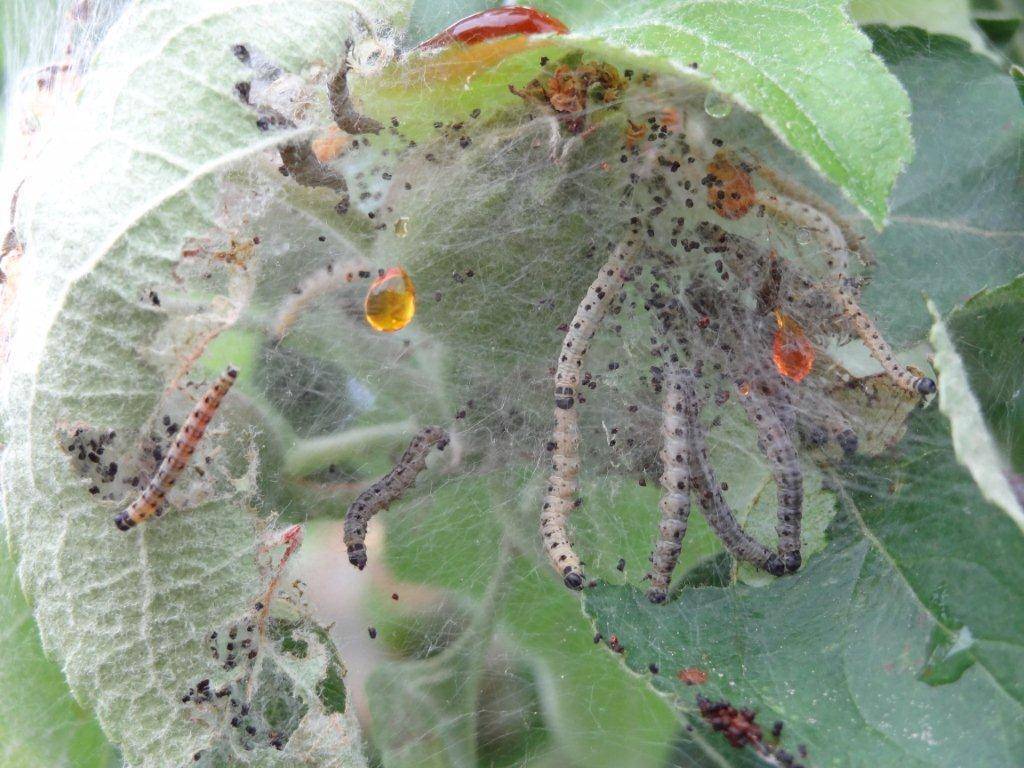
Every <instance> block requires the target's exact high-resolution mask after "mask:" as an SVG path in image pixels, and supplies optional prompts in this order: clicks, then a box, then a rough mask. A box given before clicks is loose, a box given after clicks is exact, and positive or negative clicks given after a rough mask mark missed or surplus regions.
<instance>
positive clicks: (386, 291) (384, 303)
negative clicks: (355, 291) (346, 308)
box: [363, 267, 416, 333]
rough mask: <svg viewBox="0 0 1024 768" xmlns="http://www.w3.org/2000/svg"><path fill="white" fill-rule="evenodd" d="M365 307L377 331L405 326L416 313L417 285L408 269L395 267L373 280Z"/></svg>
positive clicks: (389, 330)
mask: <svg viewBox="0 0 1024 768" xmlns="http://www.w3.org/2000/svg"><path fill="white" fill-rule="evenodd" d="M363 310H364V311H365V313H366V322H368V323H369V324H370V325H371V326H372V327H373V329H374V330H377V331H384V332H385V333H393V332H394V331H400V330H402V329H403V328H405V326H407V325H408V324H409V323H410V322H411V321H412V317H413V315H415V314H416V288H415V286H413V284H412V280H411V279H410V278H409V275H408V274H406V271H405V270H404V269H402V268H401V267H392V268H391V269H389V270H387V271H386V272H385V273H384V274H382V275H381V276H380V277H378V278H377V279H376V280H374V281H373V284H372V285H371V286H370V289H369V290H368V291H367V292H366V301H365V302H363Z"/></svg>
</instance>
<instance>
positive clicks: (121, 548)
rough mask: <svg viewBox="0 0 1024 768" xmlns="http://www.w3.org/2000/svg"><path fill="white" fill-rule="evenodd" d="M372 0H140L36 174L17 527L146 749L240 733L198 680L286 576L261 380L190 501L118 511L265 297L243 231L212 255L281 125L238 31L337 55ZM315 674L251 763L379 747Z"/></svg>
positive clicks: (47, 599)
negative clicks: (217, 235) (227, 633)
mask: <svg viewBox="0 0 1024 768" xmlns="http://www.w3.org/2000/svg"><path fill="white" fill-rule="evenodd" d="M359 12H360V9H359V8H358V7H356V6H354V5H350V4H345V3H324V2H309V3H300V4H296V3H290V2H289V3H263V4H257V5H256V6H252V5H249V4H245V3H238V2H221V3H216V4H214V3H207V2H195V3H163V2H148V3H139V4H137V5H134V6H131V7H130V8H129V9H128V10H127V11H126V12H125V13H124V14H123V15H122V16H121V18H120V20H119V21H118V23H117V24H116V25H115V26H114V27H113V28H112V29H111V30H110V32H109V34H108V35H107V37H106V38H105V40H104V41H103V44H102V46H101V47H100V49H99V51H98V52H97V54H96V57H95V60H94V61H93V62H92V63H91V66H90V67H89V70H88V74H87V76H86V77H85V79H84V81H82V83H81V85H82V92H81V94H80V95H79V97H78V101H77V105H76V109H75V117H76V119H74V120H73V121H70V122H68V123H59V124H56V125H58V126H59V127H57V128H55V129H54V131H53V132H52V133H50V134H49V135H48V137H47V138H48V143H47V144H46V146H45V151H43V152H41V153H40V154H39V155H38V156H37V157H36V161H37V163H36V165H35V167H34V168H33V169H32V173H31V177H30V179H29V180H28V181H27V182H26V184H25V186H24V188H23V193H22V197H21V207H20V208H19V215H20V217H21V220H20V222H19V223H20V226H19V230H18V236H19V238H20V240H21V243H22V244H23V245H24V247H25V248H26V251H27V253H29V254H30V255H31V258H26V259H25V260H24V261H23V262H22V263H23V265H24V266H23V271H22V272H21V282H20V284H19V290H18V292H17V301H18V302H19V304H18V309H17V310H16V312H18V314H17V315H16V322H15V335H14V337H13V341H12V344H11V347H10V359H9V362H8V363H7V365H6V367H5V385H6V386H5V392H4V403H5V414H6V424H5V427H6V432H7V434H8V435H11V440H10V442H9V443H8V445H7V446H6V450H5V452H4V457H3V462H4V471H3V495H4V498H3V506H4V510H5V514H6V522H7V532H8V536H9V540H10V545H11V547H12V548H13V550H14V551H15V553H16V554H17V556H18V569H19V576H20V579H21V582H22V584H23V586H24V588H25V591H26V593H27V594H28V596H29V598H30V600H31V602H32V604H33V608H34V611H35V615H36V619H37V621H38V625H39V629H40V633H41V635H42V641H43V647H44V648H45V650H46V651H47V653H49V654H51V655H53V656H54V657H55V658H56V659H58V660H59V662H60V663H61V665H62V667H63V669H64V672H65V674H66V676H67V679H68V682H69V684H70V686H71V690H72V693H73V694H74V696H76V697H77V698H78V699H79V700H80V701H82V702H83V703H85V704H87V705H88V706H89V707H91V708H92V709H94V710H95V712H96V714H97V716H98V718H99V721H100V723H101V724H102V726H103V728H104V730H105V731H106V733H107V734H108V735H109V737H110V738H111V740H112V741H113V742H114V743H116V744H117V745H118V746H120V747H121V748H122V750H123V753H124V757H125V760H126V761H127V762H128V763H129V764H131V765H151V766H157V765H160V766H163V765H180V764H183V763H184V762H186V761H191V760H192V759H193V754H196V755H197V759H198V754H199V753H200V752H201V751H202V750H203V749H205V748H209V747H211V746H213V747H215V749H213V750H212V751H213V752H216V751H217V749H219V748H220V747H221V746H223V744H222V743H223V742H224V741H225V740H229V738H230V736H229V734H230V733H231V732H232V731H231V728H230V724H229V722H228V721H229V719H230V718H225V719H223V720H221V721H216V718H214V720H215V725H214V726H213V727H205V726H202V725H200V723H199V722H198V721H197V715H196V713H195V712H194V711H193V710H192V708H191V705H187V704H185V705H183V703H182V702H183V697H186V694H187V693H188V692H189V691H190V688H192V693H193V694H194V693H195V691H196V690H197V689H195V688H194V686H195V685H196V683H197V681H201V680H203V679H206V680H207V684H208V683H209V678H210V677H213V676H215V673H216V672H217V665H216V664H215V662H214V659H212V658H211V657H210V654H209V652H208V649H207V643H208V642H209V640H208V639H207V638H208V635H209V633H210V632H212V631H215V630H216V629H218V628H223V627H224V626H225V625H226V624H227V623H228V622H229V621H231V620H236V619H238V617H240V616H244V615H247V614H249V613H251V612H252V611H253V605H254V603H255V602H256V601H257V600H258V599H259V597H260V595H261V594H262V590H263V589H264V588H265V579H264V578H263V577H262V575H261V573H260V571H259V570H258V569H257V563H258V557H257V555H258V552H257V534H258V533H259V532H260V530H262V528H263V526H264V525H265V524H261V523H259V522H258V521H257V519H256V517H255V516H254V513H253V509H252V507H251V505H252V503H254V500H255V498H256V497H255V494H256V490H257V489H256V477H257V464H258V462H257V461H256V455H257V454H256V453H255V449H256V446H257V445H258V441H257V440H256V438H255V437H254V433H253V431H251V430H246V429H245V428H238V426H237V425H238V424H242V425H243V426H244V425H252V424H253V423H256V422H258V421H259V417H258V411H257V412H256V413H255V414H253V413H252V412H251V411H250V410H249V408H250V406H248V405H247V404H246V401H245V398H244V396H243V397H241V398H228V400H227V402H226V403H225V405H224V407H223V408H222V410H221V412H220V413H219V414H218V416H217V420H216V421H215V422H214V426H213V427H211V430H210V433H209V434H208V435H207V437H206V438H205V440H204V442H203V444H202V445H201V446H200V449H199V451H198V452H197V456H196V459H195V461H194V462H193V463H194V464H198V465H200V466H199V467H198V469H197V471H195V472H192V471H191V470H190V472H189V474H187V475H186V476H185V478H183V480H187V481H188V482H182V483H181V487H180V488H178V489H177V490H175V491H174V492H173V493H172V494H171V495H170V497H169V501H170V504H171V506H172V507H176V510H175V514H169V515H168V516H167V517H166V518H165V519H164V520H162V521H161V524H160V525H157V526H153V527H150V528H146V527H143V528H142V529H140V530H137V531H136V532H134V533H133V534H128V535H125V534H124V533H122V532H120V531H118V530H117V529H116V528H115V527H114V525H113V523H112V519H113V515H114V514H115V513H116V512H119V511H120V510H121V509H123V508H124V506H125V505H127V503H128V502H129V501H131V499H132V497H133V494H137V493H138V490H137V487H138V485H137V481H136V483H134V484H133V482H132V481H131V477H132V473H133V472H135V473H136V477H138V475H139V474H142V475H143V477H144V476H145V472H146V471H147V468H146V461H147V460H148V461H150V462H152V461H153V459H154V457H155V458H156V459H157V460H159V457H160V456H161V455H162V452H163V451H165V450H166V444H167V442H168V441H169V439H170V436H171V435H173V434H174V430H175V429H176V428H177V424H178V423H180V422H179V420H180V419H181V418H182V417H183V416H184V415H185V413H187V411H188V410H189V408H191V399H194V398H195V397H197V396H198V395H199V394H200V393H201V391H202V390H201V389H197V386H196V385H197V384H199V383H200V382H194V381H193V382H189V380H190V379H192V380H194V379H197V378H201V377H203V375H204V373H205V375H209V374H210V369H208V368H207V369H203V368H199V369H198V370H197V369H192V368H191V367H190V366H191V364H192V363H193V362H194V361H195V360H196V359H197V358H198V357H200V356H201V355H202V354H203V352H204V351H205V349H206V347H207V345H208V344H209V343H210V341H211V340H212V339H214V338H215V337H216V336H217V335H218V334H219V333H220V332H221V331H222V330H224V329H225V328H226V327H229V326H230V325H231V324H232V323H233V322H234V321H235V320H236V319H237V316H238V314H237V311H238V308H239V307H240V306H243V305H244V303H245V301H246V300H247V298H248V296H249V287H250V286H249V282H248V281H249V277H248V275H247V274H246V270H245V262H244V253H243V252H241V251H239V250H238V249H237V248H236V244H235V243H233V242H232V243H231V244H230V245H228V246H227V249H226V250H223V251H219V252H218V253H220V256H217V255H210V254H212V252H213V251H216V248H211V249H210V250H209V251H206V250H205V249H203V248H199V249H198V251H197V250H195V249H193V250H192V251H188V247H189V246H190V245H193V244H194V243H196V242H203V239H204V238H208V237H209V235H210V231H211V228H212V229H216V228H217V224H216V223H215V222H216V221H220V222H221V223H223V222H224V221H225V220H227V221H230V222H231V223H232V225H234V226H238V225H240V224H241V223H242V222H241V220H240V219H232V215H231V213H230V212H227V211H226V210H225V209H224V208H222V207H221V205H222V203H223V200H224V198H223V197H222V193H223V191H224V190H225V189H226V188H229V187H230V182H229V181H228V180H227V178H228V175H229V174H230V172H231V171H232V170H233V169H235V168H236V167H237V165H238V163H239V162H241V161H243V160H245V159H247V158H252V157H253V156H255V155H258V154H259V153H260V152H261V151H262V150H263V149H264V148H265V147H267V146H272V145H273V144H274V143H275V142H276V141H278V138H277V137H275V138H274V139H273V140H271V141H269V142H268V141H267V139H266V138H265V137H264V136H262V135H261V134H260V132H259V131H258V129H257V128H256V126H255V125H254V124H253V122H252V121H251V120H250V119H249V113H248V111H247V109H245V108H244V106H243V105H241V104H239V102H238V100H237V96H236V95H235V93H234V82H235V75H236V73H235V71H234V69H235V67H236V66H237V61H236V60H235V58H234V57H233V55H232V49H231V47H232V45H236V44H238V43H239V42H240V41H246V40H252V41H254V42H257V43H262V44H263V45H264V47H265V48H266V49H267V50H272V51H274V52H276V53H277V54H278V55H279V56H280V57H281V59H282V60H287V61H295V62H299V61H308V60H309V57H315V56H317V55H318V54H319V55H322V56H323V57H331V56H334V55H336V54H337V52H338V51H341V50H343V47H344V46H343V40H344V36H345V34H346V30H349V29H351V27H352V25H353V23H354V22H356V21H358V19H359ZM296 14H297V16H296ZM296 19H301V20H304V21H296ZM76 76H77V74H76V73H75V72H74V71H72V72H71V74H69V75H68V77H72V78H73V77H76ZM72 85H75V86H77V85H78V83H73V84H72ZM43 86H44V84H43V83H41V84H40V88H42V87H43ZM49 87H54V85H53V83H50V85H49ZM183 251H188V252H189V253H191V254H192V256H188V257H183V255H182V253H183ZM196 254H198V255H196ZM190 258H191V259H193V261H192V262H190V261H189V259H190ZM194 263H200V264H201V265H202V266H200V267H198V268H195V267H194ZM179 268H180V269H181V271H178V269H179ZM204 269H205V271H204ZM180 286H184V287H183V288H182V287H180ZM243 381H244V377H243ZM244 387H245V385H244V383H243V385H242V386H241V388H243V389H244ZM236 401H240V402H236ZM152 468H153V465H152V464H150V466H149V469H148V471H150V472H151V471H152ZM97 469H99V470H100V471H97ZM182 508H184V509H186V510H187V511H186V512H181V510H182ZM259 610H260V609H259V608H257V609H256V611H257V612H258V611H259ZM261 627H262V624H261ZM257 643H259V641H257ZM273 646H274V644H273V642H271V641H270V640H266V641H265V642H263V643H262V646H261V648H260V650H261V651H266V652H265V653H261V654H260V659H262V658H263V657H264V656H273V655H274V654H275V653H283V652H280V651H279V650H278V651H275V650H274V647H273ZM321 655H322V654H321ZM286 660H287V659H286V655H283V656H279V658H278V661H279V662H281V664H279V665H278V667H277V668H281V665H283V664H284V662H285V661H286ZM261 663H262V662H261ZM268 663H269V662H268ZM272 668H274V666H273V664H270V666H268V667H263V669H265V670H266V669H272ZM326 669H327V666H326V665H324V666H323V670H326ZM255 674H256V673H254V675H255ZM287 679H288V678H287V677H286V678H285V680H287ZM281 686H282V692H283V691H285V690H287V689H288V687H289V684H286V683H285V682H281ZM292 687H294V688H295V689H296V692H295V693H294V695H293V696H292V698H291V699H287V697H286V700H287V701H291V702H292V705H291V706H293V708H294V711H293V714H295V715H296V717H295V719H294V720H288V719H286V720H285V721H284V722H285V723H286V725H287V728H286V729H285V731H284V732H283V736H282V737H281V742H282V746H283V747H284V749H283V751H282V752H281V753H280V755H281V756H279V754H278V750H277V749H275V748H274V744H273V743H272V742H273V741H274V738H275V737H274V736H268V737H267V739H265V741H264V743H261V744H255V745H250V746H249V747H248V753H249V756H248V757H247V756H246V752H247V750H246V749H243V748H242V747H241V746H240V744H241V742H244V741H245V739H246V738H248V737H245V736H243V737H241V742H239V741H236V742H234V746H235V747H237V751H236V752H235V753H234V754H233V756H232V758H231V759H232V760H237V761H239V762H246V761H247V760H251V759H257V760H261V761H263V764H279V763H280V761H281V760H287V764H289V765H295V764H309V765H339V764H344V765H356V764H359V763H360V762H361V761H362V757H361V756H360V754H359V748H358V738H357V736H356V735H355V734H353V733H352V732H351V726H350V724H349V723H348V722H347V721H345V720H343V719H339V718H341V717H342V716H341V715H338V714H337V713H333V712H330V711H325V710H324V709H323V708H322V702H321V701H320V700H319V699H318V698H313V697H309V696H306V697H305V698H303V696H304V694H303V690H302V689H301V687H299V686H298V684H297V683H294V684H292ZM202 691H203V689H199V692H200V694H202ZM199 698H201V696H200V697H199ZM196 700H197V701H198V700H199V699H198V698H197V699H196ZM303 713H304V714H303ZM300 715H301V717H299V716H300ZM254 716H255V713H254ZM261 716H262V715H261ZM267 717H268V718H270V719H271V720H272V719H273V718H271V716H270V715H267ZM268 722H270V720H268ZM208 725H209V723H207V726H208ZM261 727H262V726H261ZM255 732H256V730H254V733H255ZM261 733H262V732H261ZM289 734H292V735H294V736H295V737H296V738H295V740H294V741H291V740H289V741H288V743H287V745H284V741H285V739H286V737H287V736H288V735H289ZM268 740H269V742H271V743H266V742H267V741H268ZM230 752H231V750H230V749H228V753H230Z"/></svg>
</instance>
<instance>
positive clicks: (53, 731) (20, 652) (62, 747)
mask: <svg viewBox="0 0 1024 768" xmlns="http://www.w3.org/2000/svg"><path fill="white" fill-rule="evenodd" d="M0 627H3V629H2V630H0V689H2V690H3V691H4V694H5V695H4V696H2V697H0V763H2V764H3V765H4V766H6V768H37V766H40V765H46V766H52V768H101V767H102V766H114V765H118V764H119V763H120V761H119V760H118V756H117V752H116V750H114V749H113V748H112V747H111V746H110V745H109V744H108V743H107V741H106V739H104V738H103V732H102V731H101V730H100V727H99V725H98V724H97V723H96V720H95V719H94V718H93V717H92V716H91V714H90V713H89V712H88V711H86V710H84V709H83V708H82V707H81V706H79V705H78V704H77V703H75V701H74V700H73V699H72V698H71V694H70V692H69V691H68V687H67V683H66V682H65V681H64V675H63V674H62V672H61V670H60V667H58V666H57V665H56V664H54V663H53V661H51V660H50V659H47V658H46V656H45V655H44V654H43V649H42V648H41V647H40V645H39V630H38V629H37V628H36V623H35V619H33V617H32V611H31V609H30V608H29V606H28V604H27V603H26V602H25V597H24V595H22V593H21V585H20V584H19V583H18V577H17V574H16V573H15V568H14V562H13V561H12V560H11V559H10V556H9V555H8V553H7V548H6V547H5V546H3V545H2V544H0Z"/></svg>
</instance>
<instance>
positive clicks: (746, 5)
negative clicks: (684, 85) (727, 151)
mask: <svg viewBox="0 0 1024 768" xmlns="http://www.w3.org/2000/svg"><path fill="white" fill-rule="evenodd" d="M537 7H538V8H539V9H540V10H544V11H548V12H550V13H552V14H554V15H555V16H557V17H558V18H559V19H560V20H562V21H563V22H564V23H565V24H567V25H568V27H569V29H570V34H569V35H567V36H565V37H564V38H562V37H560V36H559V37H555V38H552V39H547V40H544V39H541V40H538V41H536V42H534V43H526V44H516V45H514V46H513V47H512V48H509V46H508V45H507V44H506V43H503V42H496V43H494V44H493V45H482V46H475V47H473V48H471V49H470V50H468V51H467V50H453V51H450V52H442V53H441V54H440V55H434V54H432V53H427V54H425V55H416V54H413V55H411V56H410V58H409V60H408V61H406V62H403V63H401V64H397V65H395V66H393V67H392V70H393V71H392V72H390V73H389V74H388V75H387V77H388V79H389V80H390V82H391V85H390V86H388V84H387V83H381V82H380V81H379V80H377V81H376V82H375V83H374V86H373V87H372V88H371V89H368V92H367V93H361V92H360V89H359V88H356V90H357V92H359V96H360V98H361V99H362V100H363V104H364V108H365V109H366V111H368V112H369V113H370V114H373V115H375V116H378V117H380V116H383V117H384V118H385V119H386V117H387V116H388V115H393V114H403V113H404V114H410V113H412V110H410V109H408V106H411V104H410V101H411V100H418V99H420V98H421V94H420V89H410V88H409V87H408V86H409V83H410V82H414V83H420V84H422V86H425V87H426V89H427V90H428V92H429V93H430V102H429V103H430V110H429V113H430V115H431V118H430V119H431V121H433V120H436V119H438V118H442V117H447V116H456V115H459V114H464V113H467V112H469V111H470V110H471V109H473V108H484V109H493V108H495V107H497V106H500V105H501V104H502V102H507V101H508V99H509V98H510V97H509V94H508V86H509V84H515V83H517V82H519V81H520V80H522V75H523V74H524V73H527V72H529V71H530V70H531V69H532V62H533V61H534V60H536V58H537V57H539V56H550V57H552V58H557V57H560V56H561V55H563V54H564V53H565V52H566V51H568V50H572V49H573V48H588V49H591V50H592V51H599V52H600V53H601V55H602V56H604V57H606V58H607V59H608V60H610V61H614V62H615V63H617V64H619V65H620V66H627V67H628V66H630V64H633V65H639V66H643V67H646V68H650V69H652V70H655V71H659V70H660V71H663V72H668V73H676V74H678V73H684V74H687V75H693V76H697V77H700V78H702V79H705V80H706V81H707V82H708V83H709V85H710V86H711V87H712V88H716V89H719V90H720V91H722V92H723V93H724V94H725V95H726V96H727V97H730V98H732V99H735V100H736V101H737V102H738V103H740V104H743V105H744V106H746V107H748V108H749V109H750V110H751V111H753V112H754V113H755V114H758V115H759V116H760V117H761V119H762V120H764V122H765V123H766V124H767V125H768V126H770V127H771V128H772V129H773V130H774V131H775V132H776V133H777V134H778V135H779V136H781V137H782V138H783V139H784V140H785V141H786V142H787V143H788V144H789V145H790V146H792V147H793V148H794V149H795V150H797V151H798V152H800V153H801V154H802V155H803V156H804V157H806V158H807V159H808V161H809V162H810V163H811V164H812V165H813V166H815V167H816V168H818V169H819V170H820V171H821V172H822V173H823V174H825V175H826V176H827V177H828V178H829V179H830V180H831V181H832V182H834V183H835V184H837V185H839V187H840V188H842V189H843V190H844V191H845V192H846V193H847V194H848V195H849V196H850V198H851V199H852V200H853V201H854V202H855V203H856V204H857V205H859V206H860V207H861V208H863V209H864V210H865V211H866V212H867V213H868V214H869V215H870V217H871V218H872V220H873V221H874V222H875V223H876V224H881V223H882V221H883V220H884V219H885V214H886V198H887V197H888V195H889V192H890V191H891V189H892V184H893V182H894V180H895V178H896V175H897V174H898V173H899V172H900V170H901V169H902V168H903V166H904V164H905V163H906V162H907V161H908V160H909V159H910V156H911V153H912V145H911V140H910V131H909V126H908V124H907V115H908V112H909V105H908V103H907V97H906V94H905V93H904V92H903V90H902V89H901V88H900V86H899V84H898V83H897V82H896V81H895V80H894V79H893V78H892V76H891V75H890V74H889V73H888V72H887V71H886V70H885V67H884V66H883V65H882V64H881V62H880V61H879V60H878V59H877V58H876V57H875V56H874V55H873V54H872V53H871V50H870V44H869V42H868V41H867V40H866V39H865V37H864V35H863V34H861V32H860V31H859V30H858V29H857V28H856V27H855V26H854V25H853V24H852V23H851V22H850V20H849V18H848V17H847V15H846V12H845V10H844V9H843V4H842V3H840V2H836V1H834V0H808V1H807V2H800V3H795V4H794V3H790V4H788V5H778V4H775V3H771V2H736V3H733V2H730V3H705V2H687V1H686V0H650V1H649V2H633V3H629V4H626V5H619V6H612V5H608V4H604V3H590V2H574V1H573V0H552V2H541V3H538V4H537ZM459 10H462V8H461V7H460V9H459ZM414 18H415V19H417V21H418V24H417V26H416V27H415V30H416V31H417V32H419V31H420V30H421V29H422V28H423V27H424V26H425V23H426V22H427V20H428V19H431V18H433V14H431V15H430V16H427V17H426V18H424V14H420V15H419V16H414ZM435 31H436V30H435ZM411 42H412V43H415V42H417V41H411ZM427 125H429V123H427ZM406 130H407V131H409V132H411V133H412V134H413V135H416V134H417V131H416V128H415V127H414V125H409V124H407V126H406Z"/></svg>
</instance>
